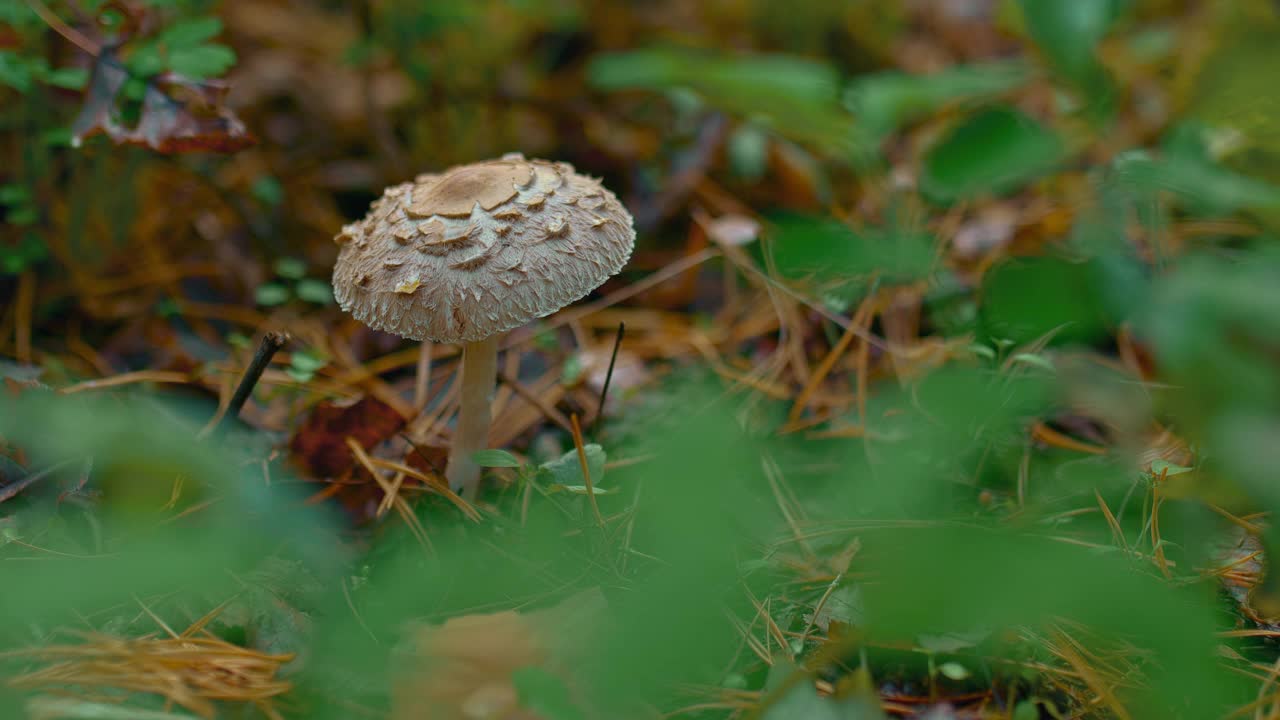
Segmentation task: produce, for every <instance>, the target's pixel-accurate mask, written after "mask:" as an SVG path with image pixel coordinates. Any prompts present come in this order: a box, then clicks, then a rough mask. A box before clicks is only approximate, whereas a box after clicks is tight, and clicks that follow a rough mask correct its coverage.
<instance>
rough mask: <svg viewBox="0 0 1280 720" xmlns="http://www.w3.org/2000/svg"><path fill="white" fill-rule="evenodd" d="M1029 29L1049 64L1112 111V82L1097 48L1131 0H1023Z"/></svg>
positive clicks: (1099, 103) (1105, 108)
mask: <svg viewBox="0 0 1280 720" xmlns="http://www.w3.org/2000/svg"><path fill="white" fill-rule="evenodd" d="M1020 4H1021V6H1022V12H1023V17H1024V19H1025V21H1026V28H1027V32H1028V33H1029V34H1030V35H1031V38H1032V39H1033V40H1034V41H1035V43H1036V45H1037V46H1039V48H1040V50H1041V52H1043V53H1044V54H1045V57H1046V58H1047V59H1048V61H1049V64H1050V65H1051V66H1052V67H1053V69H1054V70H1055V71H1057V72H1058V73H1059V74H1060V75H1061V76H1062V77H1063V78H1065V79H1066V80H1067V81H1068V82H1070V83H1072V84H1073V85H1074V86H1075V87H1076V88H1077V89H1079V90H1081V91H1083V92H1084V93H1085V94H1086V96H1087V97H1088V99H1089V101H1090V102H1091V103H1093V105H1094V106H1095V107H1097V108H1100V109H1104V110H1106V111H1108V112H1109V111H1110V110H1111V109H1112V102H1111V99H1112V98H1111V95H1112V93H1113V83H1112V81H1111V79H1110V76H1109V74H1108V73H1107V71H1106V68H1104V67H1103V66H1102V64H1101V63H1100V62H1099V61H1098V58H1097V53H1096V48H1097V45H1098V43H1099V42H1100V41H1101V40H1102V38H1103V37H1105V36H1106V34H1107V32H1108V31H1109V30H1110V29H1111V26H1112V25H1113V24H1114V22H1115V21H1116V19H1117V18H1118V17H1119V16H1120V13H1121V12H1122V11H1123V10H1124V9H1125V8H1126V7H1127V6H1128V5H1129V4H1130V0H1066V1H1063V0H1021V3H1020Z"/></svg>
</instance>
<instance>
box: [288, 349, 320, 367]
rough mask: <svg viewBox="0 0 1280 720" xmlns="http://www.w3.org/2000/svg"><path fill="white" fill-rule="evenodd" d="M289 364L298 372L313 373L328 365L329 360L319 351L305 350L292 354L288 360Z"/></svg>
mask: <svg viewBox="0 0 1280 720" xmlns="http://www.w3.org/2000/svg"><path fill="white" fill-rule="evenodd" d="M289 364H290V365H291V366H293V367H294V368H297V369H298V370H304V371H309V372H315V371H316V370H319V369H320V368H322V367H324V366H325V365H328V364H329V358H328V357H327V356H325V354H324V353H322V352H320V351H319V350H315V349H313V348H305V349H302V350H299V351H298V352H295V353H293V354H292V355H291V356H290V358H289Z"/></svg>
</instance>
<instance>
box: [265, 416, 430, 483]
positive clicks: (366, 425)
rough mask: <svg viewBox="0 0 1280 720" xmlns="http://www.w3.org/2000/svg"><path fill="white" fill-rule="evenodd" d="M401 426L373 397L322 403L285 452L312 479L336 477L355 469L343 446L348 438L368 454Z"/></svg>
mask: <svg viewBox="0 0 1280 720" xmlns="http://www.w3.org/2000/svg"><path fill="white" fill-rule="evenodd" d="M404 425H405V419H404V418H403V417H401V416H400V414H399V413H398V412H396V410H395V409H394V408H392V407H391V406H390V405H387V404H386V403H384V402H382V401H381V400H378V399H377V398H374V397H370V396H365V397H362V398H360V399H359V400H358V401H356V402H355V403H352V404H347V405H343V404H340V403H334V402H322V403H320V404H318V405H316V407H315V409H313V410H312V411H311V415H310V416H308V417H307V419H306V421H305V422H304V423H303V424H302V427H300V428H298V432H297V434H295V435H294V436H293V439H292V440H291V441H290V442H289V450H290V452H291V453H292V454H293V459H294V461H295V462H296V463H297V464H298V465H299V466H301V467H302V468H303V469H304V470H306V471H307V472H308V473H309V474H310V475H311V476H312V477H315V478H331V477H337V476H339V475H342V474H343V473H345V472H347V471H348V470H350V469H351V468H352V467H353V466H354V465H355V459H354V458H352V457H351V450H350V448H348V447H347V444H346V438H347V437H348V436H350V437H353V438H355V440H356V442H358V443H360V447H362V448H364V449H366V450H368V449H371V448H373V446H375V445H377V444H378V443H380V442H383V441H384V440H386V439H388V438H390V437H391V436H393V435H395V434H396V433H397V432H399V431H400V429H401V428H403V427H404Z"/></svg>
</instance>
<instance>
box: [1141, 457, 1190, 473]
mask: <svg viewBox="0 0 1280 720" xmlns="http://www.w3.org/2000/svg"><path fill="white" fill-rule="evenodd" d="M1194 469H1195V468H1189V467H1185V466H1182V465H1175V464H1174V463H1171V462H1169V461H1168V460H1164V459H1161V458H1156V459H1155V460H1152V461H1151V474H1152V475H1155V476H1156V477H1161V476H1164V477H1173V476H1174V475H1182V474H1183V473H1189V472H1191V471H1192V470H1194Z"/></svg>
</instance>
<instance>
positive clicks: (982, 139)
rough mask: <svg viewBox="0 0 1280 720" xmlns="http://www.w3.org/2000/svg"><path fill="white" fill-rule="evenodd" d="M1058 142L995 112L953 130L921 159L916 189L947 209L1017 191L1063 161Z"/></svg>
mask: <svg viewBox="0 0 1280 720" xmlns="http://www.w3.org/2000/svg"><path fill="white" fill-rule="evenodd" d="M1063 155H1064V147H1063V143H1062V140H1061V139H1060V138H1059V137H1058V135H1057V134H1056V133H1054V132H1053V131H1052V130H1050V129H1049V128H1046V127H1045V126H1043V125H1041V124H1040V123H1039V122H1037V121H1036V120H1034V119H1033V118H1031V117H1029V116H1027V115H1025V114H1023V113H1021V112H1019V111H1017V110H1015V109H1013V108H1008V107H995V108H991V109H989V110H986V111H984V112H981V113H979V114H977V115H974V116H972V117H970V118H968V119H967V120H965V121H963V122H961V123H960V124H959V125H957V126H956V127H954V128H952V129H951V131H950V132H948V133H947V134H946V135H945V136H944V137H943V138H942V139H941V140H940V141H938V143H937V144H935V145H934V146H933V147H931V148H930V149H929V151H928V153H927V154H926V155H925V158H924V167H923V169H922V172H921V177H920V189H921V190H922V191H923V192H924V193H925V195H926V196H928V197H929V198H930V199H931V200H932V201H934V202H936V203H941V204H949V203H952V202H955V201H957V200H960V199H964V198H970V197H975V196H979V195H986V194H990V195H1002V194H1005V193H1008V192H1011V191H1013V190H1017V189H1018V188H1020V187H1022V186H1023V185H1025V184H1026V183H1028V182H1029V181H1031V180H1032V179H1034V178H1035V177H1037V176H1039V175H1042V174H1044V173H1046V172H1048V171H1049V170H1051V169H1053V168H1054V167H1055V166H1056V165H1057V164H1058V162H1059V161H1060V160H1061V159H1062V158H1063Z"/></svg>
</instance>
